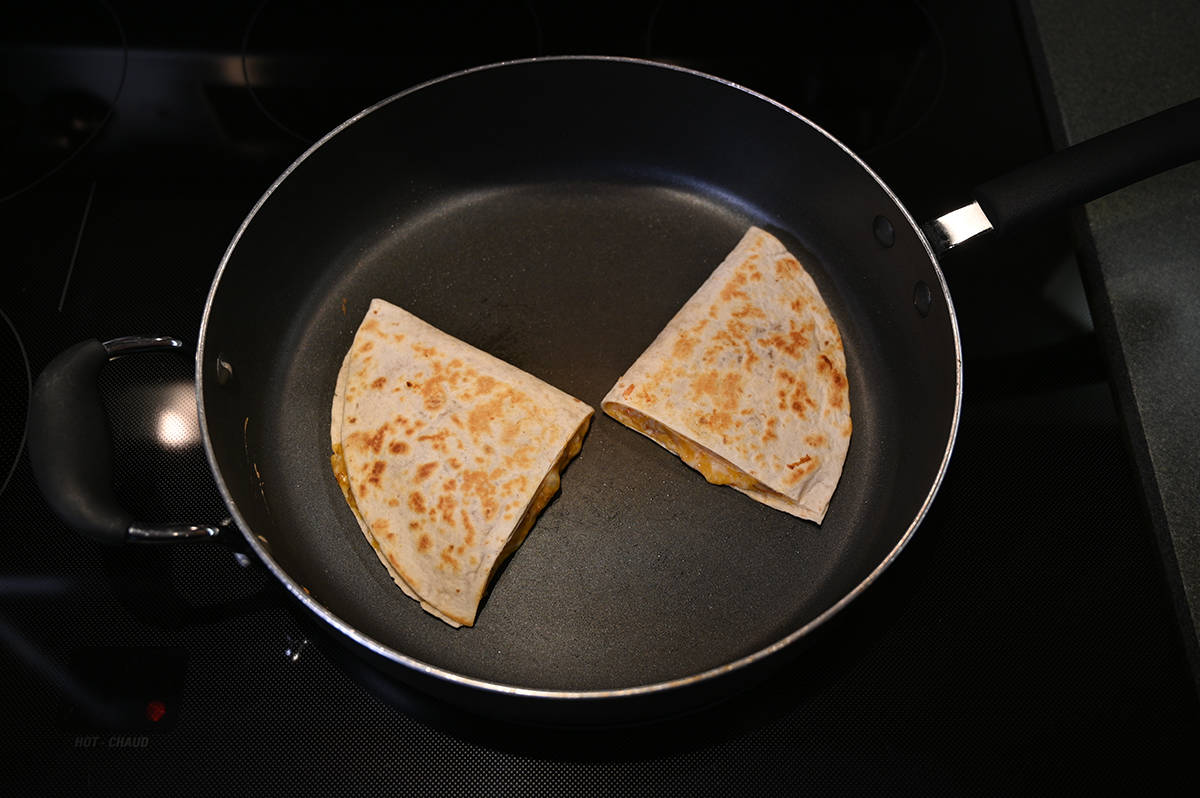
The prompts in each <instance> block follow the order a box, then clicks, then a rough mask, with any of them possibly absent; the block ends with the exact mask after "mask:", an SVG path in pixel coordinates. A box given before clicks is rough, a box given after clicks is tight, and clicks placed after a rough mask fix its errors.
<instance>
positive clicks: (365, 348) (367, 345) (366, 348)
mask: <svg viewBox="0 0 1200 798" xmlns="http://www.w3.org/2000/svg"><path fill="white" fill-rule="evenodd" d="M374 348H375V342H374V341H364V342H363V344H362V346H360V347H358V351H359V352H370V351H371V350H372V349H374ZM359 376H362V372H361V371H360V372H359Z"/></svg>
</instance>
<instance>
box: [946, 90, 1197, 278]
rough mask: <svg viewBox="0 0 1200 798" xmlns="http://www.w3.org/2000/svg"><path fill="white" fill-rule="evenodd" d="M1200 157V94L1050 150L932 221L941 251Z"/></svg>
mask: <svg viewBox="0 0 1200 798" xmlns="http://www.w3.org/2000/svg"><path fill="white" fill-rule="evenodd" d="M1196 159H1200V98H1197V99H1195V100H1192V101H1191V102H1187V103H1184V104H1183V105H1177V106H1175V107H1174V108H1168V109H1167V110H1165V111H1161V112H1159V113H1157V114H1154V115H1152V116H1148V117H1146V118H1145V119H1142V120H1139V121H1137V122H1133V123H1131V124H1128V125H1125V126H1124V127H1119V128H1117V129H1115V130H1111V131H1109V132H1107V133H1104V134H1102V135H1100V136H1096V137H1095V138H1092V139H1088V140H1087V141H1081V142H1079V143H1078V144H1075V145H1072V146H1070V147H1067V148H1066V149H1063V150H1059V151H1058V152H1055V153H1051V154H1050V155H1047V156H1046V157H1045V158H1042V159H1041V160H1039V161H1034V162H1033V163H1031V164H1028V165H1027V166H1023V167H1021V168H1019V169H1017V170H1015V171H1013V172H1010V173H1008V174H1006V175H1002V176H1001V177H998V178H995V179H994V180H989V181H988V182H986V183H984V184H982V185H980V186H978V187H977V188H975V190H974V191H972V192H971V195H972V197H973V198H974V200H975V202H974V203H972V204H971V205H968V206H965V207H963V208H959V209H957V210H954V211H951V212H950V213H948V214H946V215H945V216H942V217H940V218H938V219H936V220H934V221H933V222H930V223H928V224H927V225H925V232H926V236H927V237H928V238H929V240H930V244H931V245H932V246H933V248H934V251H935V252H937V253H938V254H941V253H942V252H945V251H946V250H948V249H950V248H951V247H953V246H955V245H957V244H960V243H962V242H963V241H966V240H967V239H968V238H972V237H974V236H975V235H978V234H979V233H983V232H986V231H987V230H995V231H996V232H998V233H1004V232H1007V231H1008V230H1011V229H1013V228H1016V227H1020V226H1021V225H1022V224H1024V223H1026V222H1028V221H1031V220H1033V219H1037V218H1042V217H1045V216H1047V215H1048V214H1051V213H1054V212H1056V211H1061V210H1065V209H1066V208H1071V207H1074V206H1076V205H1082V204H1083V203H1085V202H1090V201H1091V200H1094V199H1099V198H1100V197H1103V196H1104V195H1105V194H1108V193H1110V192H1113V191H1116V190H1117V189H1119V188H1123V187H1125V186H1128V185H1131V184H1133V183H1136V182H1137V181H1139V180H1144V179H1145V178H1148V177H1153V176H1154V175H1156V174H1158V173H1159V172H1164V171H1166V170H1167V169H1171V168H1173V167H1176V166H1181V165H1183V164H1185V163H1189V162H1191V161H1194V160H1196Z"/></svg>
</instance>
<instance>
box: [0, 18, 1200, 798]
mask: <svg viewBox="0 0 1200 798" xmlns="http://www.w3.org/2000/svg"><path fill="white" fill-rule="evenodd" d="M401 5H403V6H404V8H403V9H397V8H395V7H393V6H392V5H388V4H371V3H355V4H350V5H346V4H337V5H336V6H335V5H333V4H321V3H315V2H300V1H299V0H297V1H296V2H285V0H268V2H263V3H260V4H257V5H243V4H240V3H233V2H223V3H209V4H202V5H197V6H196V7H195V8H192V9H190V10H189V11H187V12H186V13H185V12H184V11H182V10H179V9H175V10H171V11H167V10H165V8H166V6H161V7H160V4H153V3H142V2H114V3H112V4H111V5H110V4H107V3H104V2H100V0H60V1H59V2H56V3H50V4H42V5H39V6H38V7H37V8H36V9H30V10H26V11H23V12H15V11H14V12H11V19H10V21H9V24H7V25H4V26H3V30H0V42H2V44H3V53H4V57H5V59H6V62H7V63H6V68H5V70H4V72H3V75H4V77H3V81H4V82H3V85H2V86H0V142H2V143H3V147H0V151H2V152H3V156H2V157H3V158H4V161H3V164H2V166H0V236H2V240H3V241H4V253H5V258H4V259H5V262H6V268H5V269H4V270H3V275H4V276H3V277H2V278H0V280H2V282H0V380H2V381H3V390H2V391H0V480H2V482H0V530H2V531H0V673H2V674H3V675H4V680H3V684H2V685H0V717H3V718H4V719H5V733H4V735H3V737H4V748H3V755H0V761H3V762H4V763H5V767H4V770H5V775H6V776H9V779H8V780H9V781H10V782H12V783H16V784H21V785H24V786H25V787H27V788H28V789H27V790H26V791H24V792H22V794H25V793H26V792H28V793H29V794H61V793H63V792H66V791H68V790H79V789H87V790H88V791H89V792H109V791H118V790H119V791H121V792H123V793H130V792H150V791H154V792H156V793H159V792H163V791H168V792H169V793H171V794H184V793H191V792H195V793H209V792H230V791H237V792H272V793H279V792H284V791H296V790H304V791H319V792H332V791H334V790H340V791H346V792H353V793H355V794H367V793H377V792H378V793H383V792H387V793H394V792H405V793H414V794H437V795H445V794H453V793H466V792H467V791H469V790H471V791H474V790H478V789H479V788H481V787H483V788H486V789H489V790H490V791H496V792H502V793H503V792H517V791H522V792H528V791H532V790H539V791H548V790H556V791H561V792H568V791H570V792H573V793H585V794H586V793H597V794H606V793H654V794H659V793H661V792H663V791H664V790H668V789H670V790H675V791H684V790H688V791H693V792H699V793H712V792H716V791H718V790H720V791H722V792H723V791H725V790H726V789H727V785H739V787H741V788H742V789H757V790H760V791H770V792H773V793H774V792H782V791H783V790H785V789H787V790H792V791H794V790H797V789H804V788H810V789H820V790H832V789H839V790H845V791H853V792H863V791H867V790H878V791H882V790H887V791H888V792H920V793H924V794H928V793H960V792H967V791H970V792H977V791H986V792H1018V791H1020V792H1032V791H1054V792H1059V791H1061V790H1062V789H1070V788H1071V787H1073V786H1076V785H1078V784H1080V783H1081V782H1085V781H1092V780H1095V779H1098V778H1101V779H1103V780H1104V781H1105V782H1106V783H1107V784H1108V785H1109V786H1115V785H1116V784H1120V783H1128V784H1130V785H1132V784H1135V783H1140V781H1141V779H1142V777H1143V776H1144V774H1146V773H1158V774H1160V775H1161V774H1162V773H1163V772H1167V773H1186V772H1187V765H1188V763H1189V762H1190V759H1191V756H1192V754H1193V752H1194V751H1195V750H1196V743H1197V742H1198V739H1197V737H1198V734H1197V729H1198V724H1197V718H1198V717H1200V711H1198V707H1197V700H1196V695H1195V692H1194V690H1193V682H1192V677H1191V674H1190V672H1189V669H1188V663H1187V659H1186V657H1185V652H1184V645H1183V643H1182V641H1181V634H1180V628H1179V626H1178V624H1177V622H1176V618H1175V616H1174V615H1173V609H1172V604H1171V600H1170V596H1169V595H1168V593H1169V591H1168V589H1167V586H1166V582H1165V580H1164V575H1163V565H1162V561H1161V560H1160V558H1159V555H1158V552H1157V550H1156V544H1155V540H1154V535H1153V533H1152V530H1151V528H1150V521H1149V519H1148V518H1147V514H1146V510H1145V509H1144V507H1143V504H1142V497H1141V494H1140V493H1139V487H1138V480H1137V477H1136V473H1135V467H1134V462H1133V459H1132V458H1131V456H1130V454H1129V452H1128V450H1127V446H1126V438H1125V434H1124V430H1123V428H1122V425H1121V422H1120V418H1119V416H1118V413H1117V411H1116V409H1115V407H1114V404H1113V399H1112V396H1111V380H1110V375H1109V374H1108V372H1107V371H1106V368H1107V367H1106V365H1105V360H1104V358H1103V357H1102V353H1101V351H1100V345H1099V343H1098V341H1097V338H1096V336H1095V334H1094V333H1093V331H1092V325H1091V319H1090V316H1089V313H1088V307H1087V304H1086V301H1085V300H1084V298H1083V292H1082V290H1081V288H1080V281H1079V276H1078V269H1077V267H1076V264H1075V260H1074V256H1073V246H1072V242H1071V238H1070V234H1069V230H1068V228H1067V225H1066V224H1065V222H1060V221H1054V222H1048V223H1046V224H1044V225H1042V226H1040V227H1037V228H1035V229H1033V230H1031V231H1029V232H1028V233H1025V234H1022V235H1020V236H1019V237H1016V238H1013V239H1009V240H1003V241H1001V240H997V241H988V242H981V243H980V244H978V245H975V244H972V245H969V246H968V247H964V248H963V250H962V251H955V252H953V253H951V254H950V255H948V256H947V258H946V259H945V261H944V264H943V265H944V267H945V269H946V272H947V279H948V281H949V283H950V288H951V292H952V294H953V296H954V299H955V303H956V307H957V311H958V314H959V321H960V325H961V329H962V337H963V350H964V357H965V364H964V374H965V386H966V398H965V404H964V410H963V417H962V424H961V428H960V433H959V437H958V442H957V445H956V449H955V454H954V458H953V461H952V464H951V467H950V470H949V472H948V474H947V477H946V480H945V483H944V485H943V487H942V489H941V491H940V493H939V495H938V498H937V500H936V502H935V504H934V506H933V509H932V511H931V512H930V514H929V516H928V518H927V519H926V521H925V522H924V524H923V525H922V528H921V530H920V531H919V533H918V534H917V536H916V537H915V539H914V541H913V542H912V544H911V545H910V546H909V547H908V548H907V549H906V550H905V552H904V554H903V556H902V557H901V558H900V559H899V560H898V561H897V562H896V563H895V564H894V565H893V567H892V568H891V569H889V571H888V572H887V573H886V574H884V576H883V578H882V579H881V580H880V581H879V582H878V583H877V584H875V585H874V586H872V588H871V589H870V590H868V591H867V593H866V594H865V595H864V596H862V597H861V599H860V600H858V601H856V602H855V603H854V604H853V605H852V606H851V607H850V608H848V610H847V611H846V612H844V613H842V614H841V615H839V616H838V617H837V618H835V619H834V621H833V622H832V623H830V624H829V625H827V627H825V628H823V629H821V630H819V633H818V634H817V635H816V636H815V637H814V639H813V640H812V641H811V645H809V646H808V647H807V648H806V651H805V652H804V654H803V656H802V657H800V658H799V659H798V661H797V663H796V664H795V666H794V667H790V668H788V669H786V670H785V671H784V672H783V673H780V674H778V675H776V676H773V677H772V678H771V679H770V680H769V681H767V682H765V683H763V684H761V685H758V686H756V687H753V688H751V689H750V690H748V691H747V692H744V693H742V694H739V695H737V696H735V697H734V698H732V699H731V700H729V701H727V702H725V703H723V704H721V705H718V706H716V707H712V708H709V709H706V710H703V711H700V712H699V713H697V714H695V715H693V716H690V717H687V718H684V719H675V720H670V721H666V722H659V723H655V724H650V725H645V726H638V727H633V728H625V729H619V730H606V729H592V730H574V731H563V730H547V729H535V728H524V727H518V726H515V725H512V724H508V723H504V722H501V721H497V720H486V719H481V718H475V717H472V716H469V715H467V714H465V713H462V712H459V711H452V710H450V709H448V708H446V707H444V706H441V705H438V704H436V703H435V702H431V701H428V700H425V699H423V698H422V697H420V696H414V695H412V694H410V693H407V692H406V691H404V690H403V689H401V688H399V687H398V686H397V685H395V684H394V683H392V682H390V681H389V680H388V679H386V678H385V677H382V676H381V675H379V674H377V673H375V672H373V671H371V670H370V668H369V667H366V666H364V665H362V664H360V663H359V662H358V661H356V660H355V659H354V658H353V657H350V656H347V655H346V654H345V652H344V651H343V650H342V648H341V647H340V646H337V645H333V644H331V643H330V641H329V640H328V639H326V638H325V637H324V633H323V632H322V630H321V629H320V628H317V627H314V626H313V625H312V624H311V623H310V622H309V621H308V620H307V619H306V617H305V616H303V615H302V613H301V612H300V611H299V610H298V609H297V608H296V607H295V606H294V605H293V603H292V602H291V601H290V600H289V599H288V598H287V596H286V594H285V592H284V591H283V589H282V588H281V587H279V586H278V585H277V583H276V582H275V581H274V580H273V578H272V577H271V576H270V574H269V573H268V572H267V571H266V570H265V568H264V567H263V566H262V565H261V564H260V563H259V562H258V561H257V559H255V557H254V556H253V554H252V553H250V552H249V550H248V549H247V548H246V547H244V546H242V545H239V543H238V538H237V537H236V536H231V538H232V539H231V540H230V541H229V542H227V543H225V544H218V545H194V546H149V547H126V548H107V547H103V546H101V545H99V544H96V543H93V542H91V541H89V540H86V539H84V538H82V537H80V536H79V535H77V534H75V533H73V532H71V531H70V530H68V529H66V528H65V527H64V525H63V524H62V523H61V522H60V521H58V520H57V519H56V518H55V517H54V516H53V515H52V514H51V512H50V511H49V509H48V508H47V507H46V505H45V503H44V502H43V500H42V499H41V497H40V495H39V493H38V492H37V489H36V487H35V486H34V483H33V478H32V475H31V472H30V468H29V463H28V457H27V455H26V453H25V446H24V423H25V410H26V406H27V401H28V395H29V386H30V383H31V381H32V379H33V378H34V377H36V375H37V373H38V372H39V371H40V370H41V369H42V368H43V367H44V366H45V364H46V363H47V362H48V361H49V360H50V359H51V358H52V357H53V356H54V355H55V354H56V353H57V352H59V351H61V350H62V349H64V348H65V347H67V346H69V345H70V344H72V343H74V342H76V341H78V340H83V339H86V338H98V339H101V340H104V339H108V338H113V337H117V336H120V335H127V334H170V335H176V336H179V337H181V338H184V339H185V340H186V341H187V342H188V343H189V345H192V344H194V343H195V338H196V334H197V330H198V328H199V323H200V314H201V310H202V306H203V302H204V297H205V295H206V292H207V289H208V286H209V283H210V281H211V279H212V276H213V272H214V270H215V268H216V264H217V263H218V262H219V260H220V257H221V255H222V253H223V251H224V249H225V247H226V246H227V244H228V241H229V239H230V238H231V236H232V235H233V233H234V231H235V230H236V228H237V225H238V224H239V223H240V221H241V219H242V218H243V217H244V216H245V214H246V213H247V212H248V210H249V209H250V207H251V205H252V204H253V203H254V202H255V200H256V199H257V198H258V197H259V196H260V195H261V193H262V192H263V191H264V190H265V188H266V187H267V186H268V185H269V184H270V183H271V181H272V180H273V179H274V178H275V177H276V176H277V175H278V174H279V173H280V172H281V171H282V170H283V169H284V168H286V166H287V164H288V163H290V161H291V160H292V159H294V158H295V157H296V156H297V155H299V154H300V153H301V152H302V151H303V149H304V148H305V147H306V146H307V145H308V143H310V142H311V141H312V140H314V139H315V138H317V137H318V136H319V135H321V133H323V132H324V131H325V130H327V129H329V128H331V127H332V126H334V125H335V124H337V123H338V122H340V121H341V120H342V119H344V118H345V117H347V116H349V115H350V114H352V113H353V112H355V111H356V110H358V109H359V108H361V107H363V106H365V105H367V104H369V103H370V102H373V101H375V100H378V99H380V98H382V97H385V96H387V95H389V94H391V93H394V92H395V91H398V90H400V89H402V88H405V87H407V86H409V85H412V84H413V83H416V82H419V81H421V80H425V79H428V78H431V77H434V76H436V75H439V74H442V73H444V72H447V71H451V70H454V69H459V68H464V67H467V66H471V65H474V64H478V63H486V62H490V61H496V60H502V59H506V58H515V57H526V56H535V55H545V54H559V53H591V54H614V55H628V56H635V57H643V58H654V59H659V60H664V61H670V62H671V63H677V64H684V65H687V66H691V67H695V68H698V69H702V70H704V71H709V72H712V73H714V74H718V75H721V76H722V77H726V78H729V79H732V80H735V81H737V82H740V83H743V84H745V85H748V86H750V87H751V88H754V89H757V90H760V91H762V92H764V93H766V94H768V95H769V96H772V97H774V98H775V99H778V100H780V101H781V102H783V103H785V104H787V105H789V106H792V107H794V108H796V109H797V110H799V111H800V112H802V113H804V114H806V115H808V116H809V117H810V118H813V119H814V120H815V121H817V122H818V123H820V124H822V125H823V126H825V127H826V128H827V129H829V130H830V131H831V132H832V133H834V134H835V135H837V136H838V137H840V138H841V139H842V140H843V141H844V142H845V143H847V144H848V145H849V146H850V147H852V148H853V149H855V150H856V151H858V152H859V153H860V154H861V155H862V156H863V157H864V159H865V160H866V161H867V162H868V163H869V164H870V165H871V166H872V167H873V168H874V169H875V170H876V171H877V172H878V173H879V174H880V175H881V176H882V177H883V179H884V180H885V181H886V182H888V183H889V185H890V186H891V187H892V188H893V189H894V190H895V191H896V193H897V194H898V195H899V196H900V197H901V198H902V199H903V200H904V201H905V202H906V204H907V205H908V207H909V208H910V210H911V211H912V212H913V213H914V215H915V216H916V217H917V218H918V219H923V218H931V217H933V216H936V215H938V214H940V213H942V212H944V211H946V210H949V209H950V208H953V207H956V205H958V204H961V202H962V200H963V198H964V197H965V196H966V192H967V189H968V188H969V187H970V186H971V185H973V184H974V183H975V182H978V181H981V180H983V179H985V178H988V177H991V176H994V175H996V174H999V173H1001V172H1003V171H1004V170H1005V169H1007V168H1010V167H1013V166H1016V165H1018V164H1020V163H1023V162H1025V161H1027V160H1030V159H1032V158H1034V157H1036V156H1038V155H1040V154H1042V153H1044V152H1046V151H1048V150H1049V148H1050V144H1049V138H1048V136H1047V133H1046V125H1045V122H1044V120H1043V117H1042V114H1041V112H1040V110H1039V109H1040V105H1039V103H1038V100H1037V94H1036V91H1035V88H1034V80H1033V76H1032V74H1031V70H1030V66H1029V61H1028V57H1027V53H1026V46H1025V42H1024V39H1023V36H1022V33H1021V28H1020V25H1019V21H1018V15H1017V12H1016V11H1015V10H1014V8H1013V7H1012V6H1011V5H1010V4H1009V3H1006V2H999V1H998V0H993V1H992V2H985V3H975V4H958V3H937V2H926V3H916V2H913V3H907V4H906V3H885V2H872V1H870V0H862V1H861V2H857V3H823V2H810V3H799V4H795V7H794V9H793V11H792V12H791V13H790V14H789V15H787V16H786V18H781V17H780V16H779V15H778V14H777V13H776V12H774V11H772V10H771V9H773V8H774V6H773V5H772V4H767V3H759V2H750V1H747V2H742V3H739V4H737V5H736V6H735V7H733V8H731V7H729V6H727V5H724V4H716V3H684V2H660V3H655V4H626V3H618V4H582V5H574V4H573V6H572V10H571V11H570V12H567V11H566V10H564V6H562V5H560V4H552V3H545V2H515V1H514V2H498V3H485V2H457V3H424V4H401ZM172 8H175V7H174V6H172ZM5 13H6V14H7V13H10V12H7V11H6V12H5ZM191 379H192V371H191V362H190V360H188V359H187V358H185V357H178V356H172V355H154V356H146V357H142V358H136V359H126V360H120V361H116V362H114V363H113V364H111V365H110V366H109V367H108V368H107V369H106V370H105V371H104V373H103V375H102V378H101V390H102V394H103V396H104V398H105V401H106V405H107V407H108V409H109V412H110V418H111V423H112V428H113V437H114V452H115V458H116V462H115V467H116V470H115V473H116V477H115V482H116V484H115V488H116V491H117V493H118V495H119V496H120V497H121V498H122V500H123V501H124V502H125V503H126V504H127V505H128V506H129V507H130V508H131V509H132V510H134V511H135V512H136V513H137V515H138V516H139V517H144V518H147V519H155V520H164V521H188V522H206V523H211V522H214V521H218V520H220V519H222V518H223V517H224V516H225V515H226V510H225V508H224V507H223V505H222V503H221V500H220V497H219V495H218V494H217V491H216V489H215V486H214V484H213V482H212V478H211V475H210V473H209V471H208V466H207V462H206V461H205V458H204V456H203V453H202V450H201V447H200V445H199V439H198V435H199V433H198V428H197V425H196V421H195V416H194V414H195V406H194V401H193V399H192V396H191V393H190V391H191ZM14 780H15V781H14Z"/></svg>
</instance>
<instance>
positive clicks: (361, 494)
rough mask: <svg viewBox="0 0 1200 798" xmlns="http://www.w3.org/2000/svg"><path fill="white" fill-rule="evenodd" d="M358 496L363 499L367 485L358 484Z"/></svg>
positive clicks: (365, 495)
mask: <svg viewBox="0 0 1200 798" xmlns="http://www.w3.org/2000/svg"><path fill="white" fill-rule="evenodd" d="M358 496H359V498H360V499H365V498H366V497H367V486H366V485H359V486H358Z"/></svg>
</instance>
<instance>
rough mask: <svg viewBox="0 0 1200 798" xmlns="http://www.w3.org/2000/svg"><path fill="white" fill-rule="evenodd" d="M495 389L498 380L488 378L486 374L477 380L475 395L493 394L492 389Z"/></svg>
mask: <svg viewBox="0 0 1200 798" xmlns="http://www.w3.org/2000/svg"><path fill="white" fill-rule="evenodd" d="M495 387H496V380H495V379H493V378H492V377H489V376H487V375H486V374H485V375H482V376H480V377H479V378H478V379H477V380H475V393H476V394H478V395H480V396H482V395H483V394H485V393H491V392H492V389H493V388H495Z"/></svg>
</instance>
